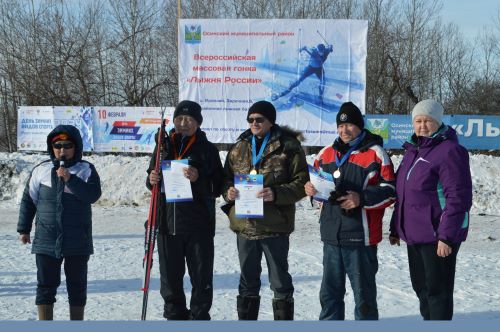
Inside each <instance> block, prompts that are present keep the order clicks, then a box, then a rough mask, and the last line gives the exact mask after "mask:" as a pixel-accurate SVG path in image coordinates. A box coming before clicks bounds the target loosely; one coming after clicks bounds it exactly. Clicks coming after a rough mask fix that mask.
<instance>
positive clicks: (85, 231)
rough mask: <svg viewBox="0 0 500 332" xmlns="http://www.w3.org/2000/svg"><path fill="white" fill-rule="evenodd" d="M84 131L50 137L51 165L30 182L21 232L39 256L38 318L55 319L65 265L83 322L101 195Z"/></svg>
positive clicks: (74, 311)
mask: <svg viewBox="0 0 500 332" xmlns="http://www.w3.org/2000/svg"><path fill="white" fill-rule="evenodd" d="M82 150H83V143H82V138H81V136H80V132H79V131H78V129H77V128H75V127H74V126H70V125H59V126H57V127H56V128H55V129H54V130H52V132H51V133H50V134H49V135H48V136H47V151H48V152H49V155H50V160H47V161H44V162H42V163H40V164H39V165H37V166H36V167H35V168H34V169H33V170H32V172H31V175H30V177H29V179H28V182H27V183H26V187H25V190H24V194H23V198H22V201H21V207H20V211H19V222H18V224H17V232H18V233H19V234H20V235H19V240H20V241H21V242H22V243H23V244H26V243H31V238H30V232H31V228H32V225H33V220H34V219H35V218H36V219H35V224H36V228H35V238H34V239H33V246H32V250H31V251H32V253H34V254H36V266H37V291H36V301H35V303H36V304H37V306H38V318H39V319H40V320H52V318H53V308H54V302H56V293H57V288H58V287H59V285H60V284H61V265H62V263H63V262H64V272H65V275H66V286H67V289H68V299H69V305H70V319H71V320H83V315H84V308H85V304H86V301H87V264H88V260H89V257H90V255H91V254H93V253H94V249H93V244H92V210H91V204H92V203H94V202H96V201H97V200H98V199H99V197H100V196H101V183H100V179H99V175H98V174H97V171H96V169H95V168H94V166H93V165H92V164H90V163H88V162H86V161H83V160H82Z"/></svg>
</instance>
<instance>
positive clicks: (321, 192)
mask: <svg viewBox="0 0 500 332" xmlns="http://www.w3.org/2000/svg"><path fill="white" fill-rule="evenodd" d="M307 167H308V168H309V178H310V179H311V183H312V184H313V186H314V188H315V189H316V190H317V193H316V194H315V195H314V196H313V197H314V199H315V200H317V201H322V202H325V201H328V197H330V192H332V191H334V190H335V182H333V176H332V175H331V174H330V173H327V172H323V171H322V170H321V169H318V168H315V167H313V166H311V165H307Z"/></svg>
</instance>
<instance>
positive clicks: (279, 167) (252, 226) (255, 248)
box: [223, 101, 309, 320]
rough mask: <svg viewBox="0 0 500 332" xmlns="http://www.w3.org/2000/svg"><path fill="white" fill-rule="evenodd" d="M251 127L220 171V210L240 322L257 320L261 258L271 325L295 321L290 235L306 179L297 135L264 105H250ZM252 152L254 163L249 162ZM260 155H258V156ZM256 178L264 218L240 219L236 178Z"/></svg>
mask: <svg viewBox="0 0 500 332" xmlns="http://www.w3.org/2000/svg"><path fill="white" fill-rule="evenodd" d="M247 121H248V123H249V126H250V128H249V129H248V130H246V131H245V132H243V133H242V134H241V135H240V137H239V138H238V140H237V142H236V143H235V144H234V145H233V146H232V148H231V149H230V151H229V153H228V155H227V158H226V162H225V166H224V189H223V195H224V199H225V200H226V202H227V203H228V204H226V205H225V206H224V207H223V209H224V211H225V212H226V213H227V215H228V216H229V220H230V228H231V230H233V231H234V232H235V233H236V234H237V246H238V255H239V261H240V268H241V274H240V284H239V295H238V298H237V309H238V317H239V319H241V320H256V319H257V316H258V311H259V305H260V296H259V291H260V285H261V281H260V274H261V270H262V269H261V259H262V254H264V256H265V257H266V262H267V266H268V269H269V282H270V284H271V289H272V290H273V292H274V299H273V311H274V319H275V320H283V319H287V320H291V319H293V307H294V306H293V303H294V302H293V291H294V288H293V284H292V277H291V275H290V274H289V273H288V250H289V235H290V233H292V232H293V230H294V225H295V203H296V202H297V201H299V200H300V199H302V198H303V197H304V196H305V192H304V184H305V183H306V182H307V181H308V180H309V173H308V170H307V163H306V158H305V154H304V151H303V150H302V147H301V143H300V140H303V137H302V135H301V133H300V132H297V131H293V130H291V129H290V128H287V127H280V126H278V125H277V124H275V121H276V110H275V108H274V106H273V105H272V104H271V103H269V102H267V101H259V102H257V103H255V104H253V105H252V106H251V107H250V109H249V111H248V115H247ZM252 149H253V150H255V151H254V155H255V156H256V155H257V152H259V156H258V157H257V158H255V157H252ZM261 151H262V153H261V154H260V152H261ZM251 173H257V174H262V175H263V176H264V189H263V190H262V191H261V192H259V194H258V197H259V198H263V201H264V217H263V218H238V217H237V216H236V214H235V207H234V201H235V199H236V198H237V195H238V192H237V190H236V189H235V187H234V175H235V174H251Z"/></svg>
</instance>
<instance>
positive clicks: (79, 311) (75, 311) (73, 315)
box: [69, 305, 85, 320]
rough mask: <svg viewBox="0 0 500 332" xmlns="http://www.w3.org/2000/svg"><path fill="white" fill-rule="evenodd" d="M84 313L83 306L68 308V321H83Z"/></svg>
mask: <svg viewBox="0 0 500 332" xmlns="http://www.w3.org/2000/svg"><path fill="white" fill-rule="evenodd" d="M84 313H85V306H73V305H70V306H69V319H70V320H83V316H84Z"/></svg>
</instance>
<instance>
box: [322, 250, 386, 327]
mask: <svg viewBox="0 0 500 332" xmlns="http://www.w3.org/2000/svg"><path fill="white" fill-rule="evenodd" d="M377 270H378V260H377V246H338V245H331V244H328V243H324V244H323V280H322V281H321V289H320V292H319V298H320V302H321V313H320V315H319V319H320V320H344V318H345V303H344V296H345V282H346V274H347V276H348V277H349V281H350V282H351V286H352V291H353V293H354V302H355V309H354V318H355V319H356V320H377V319H378V308H377V286H376V284H375V275H376V274H377Z"/></svg>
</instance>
